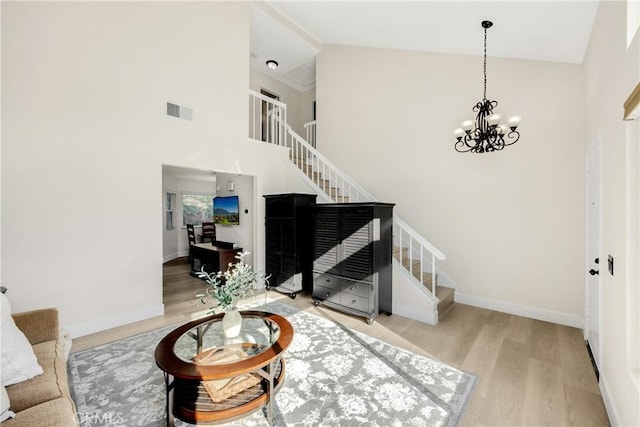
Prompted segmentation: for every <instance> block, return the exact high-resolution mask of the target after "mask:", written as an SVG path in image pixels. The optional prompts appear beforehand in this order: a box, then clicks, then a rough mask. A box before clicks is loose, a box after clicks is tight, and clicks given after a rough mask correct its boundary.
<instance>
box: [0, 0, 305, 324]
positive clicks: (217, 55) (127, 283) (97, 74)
mask: <svg viewBox="0 0 640 427" xmlns="http://www.w3.org/2000/svg"><path fill="white" fill-rule="evenodd" d="M249 8H250V4H249V3H244V2H229V3H224V2H164V3H155V2H154V3H147V2H144V3H125V2H116V3H109V2H100V3H96V2H70V3H64V2H58V3H47V2H41V3H18V2H15V3H7V2H3V3H2V63H3V69H2V90H3V93H2V107H3V108H2V110H3V111H2V113H3V115H2V150H3V153H2V154H3V155H2V168H1V171H2V208H3V209H2V278H1V280H2V283H3V284H4V285H5V286H8V287H10V288H11V297H12V304H13V307H14V309H15V310H16V311H22V310H28V309H34V308H40V307H48V306H57V307H58V308H59V310H60V318H61V324H62V325H64V326H65V327H67V328H68V329H69V330H70V332H71V333H72V335H73V336H80V335H84V334H87V333H92V332H95V331H98V330H103V329H106V328H109V327H113V326H118V325H120V324H124V323H127V322H131V321H135V320H138V319H142V318H147V317H150V316H153V315H157V314H161V313H162V310H163V306H162V259H163V254H162V242H163V239H162V225H163V215H164V209H162V207H163V206H164V205H163V204H160V203H158V201H159V200H158V195H159V194H160V193H161V191H162V164H171V165H175V166H181V167H192V168H195V169H202V170H214V171H226V170H229V171H234V172H235V171H237V170H238V167H241V168H242V171H243V173H247V174H248V175H256V176H258V177H259V179H258V180H257V182H258V185H257V188H256V192H257V194H258V195H261V194H265V193H273V192H282V191H284V190H285V188H286V191H295V190H296V188H295V187H296V186H298V187H302V188H300V190H301V191H304V190H305V189H306V187H305V186H304V185H303V184H302V182H301V181H300V180H299V179H298V178H297V177H296V175H295V174H293V172H292V170H291V169H290V168H289V167H288V166H287V163H286V162H287V158H286V154H287V153H286V151H285V150H277V149H273V147H266V146H261V145H260V144H258V143H251V142H248V141H247V134H248V131H247V126H248V125H247V121H248V111H247V97H248V95H247V89H248V83H249ZM167 101H171V102H175V103H178V104H182V105H186V106H189V107H191V108H193V120H192V121H187V120H181V119H176V118H174V117H169V116H166V114H165V105H166V102H167ZM256 211H257V212H256V215H262V216H264V207H263V206H258V209H256ZM259 230H261V231H260V234H259V235H258V236H257V238H256V241H257V242H258V243H259V244H260V245H262V246H258V247H263V246H264V236H263V234H264V230H263V229H259ZM260 263H263V260H262V259H259V260H258V266H260V265H261V264H260Z"/></svg>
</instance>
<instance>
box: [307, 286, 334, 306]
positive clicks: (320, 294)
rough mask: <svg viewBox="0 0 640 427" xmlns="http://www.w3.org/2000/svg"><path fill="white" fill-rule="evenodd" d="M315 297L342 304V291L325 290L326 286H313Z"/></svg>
mask: <svg viewBox="0 0 640 427" xmlns="http://www.w3.org/2000/svg"><path fill="white" fill-rule="evenodd" d="M313 297H314V298H318V299H321V300H327V301H331V302H335V303H336V304H340V291H339V290H337V289H331V288H325V287H324V286H316V285H315V284H314V285H313Z"/></svg>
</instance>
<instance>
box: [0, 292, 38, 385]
mask: <svg viewBox="0 0 640 427" xmlns="http://www.w3.org/2000/svg"><path fill="white" fill-rule="evenodd" d="M0 295H1V296H0V298H1V299H2V318H1V320H0V322H1V325H0V328H1V334H2V335H1V336H2V362H1V363H2V375H1V377H0V382H2V385H4V386H8V385H11V384H17V383H19V382H22V381H26V380H28V379H31V378H33V377H34V376H36V375H40V374H41V373H42V367H41V366H40V365H38V362H37V360H36V357H35V355H34V354H33V350H32V348H31V344H30V343H29V341H28V340H27V337H25V335H24V334H23V333H22V331H21V330H20V329H18V327H17V326H16V324H15V322H14V321H13V318H12V317H11V316H10V313H11V305H10V304H9V300H8V299H7V297H6V295H5V294H0Z"/></svg>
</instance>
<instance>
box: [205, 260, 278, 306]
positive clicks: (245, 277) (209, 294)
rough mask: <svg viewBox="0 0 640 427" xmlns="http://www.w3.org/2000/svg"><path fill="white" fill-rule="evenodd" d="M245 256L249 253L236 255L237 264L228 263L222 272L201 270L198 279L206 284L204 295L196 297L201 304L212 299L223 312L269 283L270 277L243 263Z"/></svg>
mask: <svg viewBox="0 0 640 427" xmlns="http://www.w3.org/2000/svg"><path fill="white" fill-rule="evenodd" d="M247 255H249V252H246V251H245V252H242V253H240V254H238V255H236V256H235V258H237V259H238V262H236V263H235V264H232V263H229V265H228V267H227V270H226V271H224V272H222V271H218V272H217V273H207V272H206V271H204V268H203V269H202V270H200V271H199V272H198V273H197V274H198V277H200V278H204V279H205V281H206V283H207V284H206V289H205V293H204V294H198V295H196V297H197V298H198V299H199V300H200V302H201V303H202V304H206V303H207V299H208V298H213V299H215V300H216V301H217V302H218V306H217V307H220V308H221V309H223V310H224V309H226V308H227V307H230V306H231V307H233V306H235V305H236V304H237V303H238V300H241V299H244V298H247V297H249V296H251V295H253V294H254V293H255V292H256V291H257V289H258V286H259V285H266V284H267V283H268V282H269V277H271V275H269V276H265V274H264V273H263V272H256V271H254V270H253V268H252V267H251V266H250V265H248V264H246V263H245V262H244V257H246V256H247ZM217 307H211V309H210V312H211V313H214V312H215V310H216V308H217Z"/></svg>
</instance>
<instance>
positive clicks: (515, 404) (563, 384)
mask: <svg viewBox="0 0 640 427" xmlns="http://www.w3.org/2000/svg"><path fill="white" fill-rule="evenodd" d="M203 286H204V282H202V281H201V280H199V279H196V278H193V277H191V276H189V274H188V265H187V261H186V258H181V259H177V260H174V261H172V262H169V263H166V264H165V265H164V306H165V315H164V316H162V317H157V318H154V319H149V320H145V321H142V322H137V323H135V324H131V325H126V326H123V327H120V328H115V329H111V330H109V331H104V332H100V333H97V334H93V335H89V336H85V337H81V338H77V339H75V340H73V348H72V351H79V350H82V349H85V348H89V347H93V346H96V345H100V344H104V343H107V342H110V341H114V340H118V339H120V338H124V337H127V336H131V335H135V334H139V333H142V332H146V331H149V330H152V329H155V328H158V327H161V326H165V325H172V324H178V323H184V322H187V321H188V320H190V319H191V318H193V317H197V316H198V315H201V314H202V313H203V312H204V311H206V308H205V307H204V306H203V305H201V304H200V303H198V302H197V300H196V298H195V295H196V294H197V293H199V292H202V290H203V289H204V288H203ZM269 297H270V298H273V299H282V302H284V303H287V304H292V305H294V306H296V307H298V308H299V309H300V310H305V311H308V312H311V313H314V314H317V315H319V316H323V317H326V318H329V319H332V320H335V321H337V322H340V323H342V324H344V325H346V326H348V327H350V328H352V329H356V330H359V331H362V332H364V333H367V334H369V335H372V336H375V337H377V338H379V339H382V340H384V341H387V342H389V343H392V344H395V345H397V346H400V347H404V348H406V349H408V350H411V351H414V352H416V353H420V354H424V355H426V356H430V357H432V358H435V359H439V360H441V361H443V362H446V363H448V364H450V365H452V366H455V367H458V368H460V369H463V370H465V371H467V372H472V373H475V374H477V375H478V377H479V381H478V383H477V386H476V389H475V392H474V393H473V398H472V399H471V402H470V404H469V406H468V407H467V409H466V412H465V416H464V419H463V421H462V425H465V426H543V425H546V426H606V425H609V421H608V418H607V415H606V412H605V409H604V404H603V400H602V397H601V395H600V391H599V389H598V384H597V381H596V378H595V374H594V372H593V368H592V367H591V362H590V361H589V356H588V353H587V351H586V348H585V345H584V341H583V339H582V332H581V331H580V330H578V329H575V328H570V327H566V326H560V325H556V324H553V323H547V322H542V321H538V320H532V319H527V318H524V317H518V316H512V315H509V314H504V313H499V312H495V311H491V310H485V309H481V308H476V307H471V306H468V305H463V304H458V303H456V304H454V305H453V307H452V308H451V309H450V311H449V312H447V315H446V316H445V317H444V319H443V320H442V321H441V322H440V323H439V324H438V325H437V326H429V325H425V324H423V323H420V322H417V321H414V320H411V319H407V318H404V317H401V316H397V315H393V316H386V315H382V316H380V317H378V318H377V319H376V321H375V323H374V324H373V325H371V326H369V325H367V324H366V322H365V321H364V320H363V319H360V318H357V317H353V316H348V315H344V314H342V313H339V312H337V311H333V310H331V309H328V308H325V307H322V306H320V307H314V306H313V304H312V301H311V298H310V296H309V295H304V294H300V295H298V297H297V298H296V299H295V300H292V299H290V298H289V297H288V296H286V295H282V294H279V293H278V292H275V291H269Z"/></svg>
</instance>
